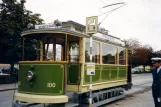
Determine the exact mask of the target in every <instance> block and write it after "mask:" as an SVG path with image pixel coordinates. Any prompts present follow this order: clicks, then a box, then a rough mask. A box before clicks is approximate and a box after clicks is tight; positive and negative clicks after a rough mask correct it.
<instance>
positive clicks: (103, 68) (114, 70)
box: [84, 65, 127, 84]
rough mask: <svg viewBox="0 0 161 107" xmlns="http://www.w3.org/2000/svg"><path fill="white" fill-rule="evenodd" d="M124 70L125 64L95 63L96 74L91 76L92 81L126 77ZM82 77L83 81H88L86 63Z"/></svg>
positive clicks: (125, 68)
mask: <svg viewBox="0 0 161 107" xmlns="http://www.w3.org/2000/svg"><path fill="white" fill-rule="evenodd" d="M126 70H127V67H126V66H121V67H120V66H113V65H96V72H95V74H96V75H94V76H92V79H93V83H98V82H106V81H115V80H120V79H123V78H125V77H126V73H127V72H126ZM84 77H85V79H84V83H85V84H87V83H89V76H87V75H86V65H85V74H84Z"/></svg>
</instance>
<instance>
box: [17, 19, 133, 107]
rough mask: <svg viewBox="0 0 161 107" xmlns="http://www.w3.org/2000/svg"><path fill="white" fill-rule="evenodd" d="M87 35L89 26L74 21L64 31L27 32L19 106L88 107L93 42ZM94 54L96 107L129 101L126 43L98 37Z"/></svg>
mask: <svg viewBox="0 0 161 107" xmlns="http://www.w3.org/2000/svg"><path fill="white" fill-rule="evenodd" d="M67 25H68V26H67ZM69 25H70V26H69ZM71 26H74V27H71ZM74 28H75V29H74ZM78 29H79V30H78ZM84 30H85V26H83V25H81V24H78V23H76V22H73V21H68V22H64V23H62V27H57V28H43V29H33V30H28V31H24V32H22V37H23V56H24V57H23V61H20V62H19V73H18V92H16V93H15V94H14V99H15V100H16V101H19V102H27V103H43V104H53V105H58V106H60V105H61V106H65V107H66V106H69V107H71V106H74V105H75V106H81V107H85V106H87V107H88V105H89V81H90V80H89V76H88V75H87V72H86V68H87V63H88V62H89V59H90V55H89V51H90V42H89V35H87V34H85V33H84ZM31 47H32V49H31ZM33 51H34V52H35V54H33ZM92 51H93V56H92V59H93V62H94V63H95V75H94V76H93V84H92V91H93V92H92V93H93V107H97V106H100V105H102V104H105V103H108V102H111V101H114V100H117V99H120V98H123V97H125V95H124V89H125V88H128V86H129V83H130V82H129V81H128V78H129V77H130V75H128V74H130V73H129V70H128V50H127V48H126V47H125V43H124V42H122V41H121V40H120V39H119V38H117V37H113V36H110V35H108V34H107V32H106V33H105V32H104V33H103V32H98V33H96V34H94V35H93V48H92Z"/></svg>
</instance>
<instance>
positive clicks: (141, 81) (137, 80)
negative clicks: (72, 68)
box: [0, 74, 153, 107]
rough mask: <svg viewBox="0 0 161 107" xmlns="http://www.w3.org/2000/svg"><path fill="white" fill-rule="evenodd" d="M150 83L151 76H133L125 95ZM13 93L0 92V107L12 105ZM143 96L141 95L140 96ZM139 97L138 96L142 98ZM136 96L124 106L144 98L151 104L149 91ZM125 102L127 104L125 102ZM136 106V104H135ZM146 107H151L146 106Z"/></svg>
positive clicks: (148, 85) (118, 106) (111, 106)
mask: <svg viewBox="0 0 161 107" xmlns="http://www.w3.org/2000/svg"><path fill="white" fill-rule="evenodd" d="M151 83H152V76H151V74H140V75H134V76H133V85H134V86H133V88H132V90H129V91H126V92H125V93H126V94H127V95H129V94H132V93H134V92H136V91H139V90H143V89H145V88H147V87H150V86H151ZM13 92H14V91H5V92H0V107H11V104H12V98H13V97H12V96H13ZM142 95H143V94H142ZM142 95H140V96H142ZM140 96H136V97H134V98H135V100H133V99H129V98H128V99H126V100H124V101H123V102H124V104H127V103H130V101H131V102H136V103H139V99H143V98H144V97H145V96H146V97H145V102H147V101H146V99H147V100H148V101H149V102H148V103H150V104H151V103H152V101H151V91H149V92H147V93H145V96H142V97H140ZM126 101H127V102H126ZM135 105H136V104H135ZM143 106H144V104H143V105H142V106H134V107H143ZM32 107H43V106H42V105H38V106H32ZM108 107H115V105H114V106H113V105H110V106H108ZM116 107H133V106H120V105H117V106H116ZM147 107H153V106H147Z"/></svg>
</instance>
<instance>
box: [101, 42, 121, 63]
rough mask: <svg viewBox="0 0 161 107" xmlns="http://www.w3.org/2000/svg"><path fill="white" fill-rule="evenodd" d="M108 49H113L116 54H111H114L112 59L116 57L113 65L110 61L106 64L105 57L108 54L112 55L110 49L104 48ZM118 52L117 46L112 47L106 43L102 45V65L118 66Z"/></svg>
mask: <svg viewBox="0 0 161 107" xmlns="http://www.w3.org/2000/svg"><path fill="white" fill-rule="evenodd" d="M104 46H105V47H104ZM107 47H108V48H111V49H112V48H113V50H114V52H111V53H112V54H113V55H112V57H114V60H113V63H110V62H108V61H106V62H104V56H107V55H108V54H111V53H109V49H104V48H107ZM113 50H112V51H113ZM117 51H118V49H117V47H116V46H114V45H110V44H106V43H102V55H101V57H102V64H111V65H114V64H117V61H118V59H117V55H118V52H117ZM104 53H106V55H104ZM107 53H108V54H107ZM110 59H111V58H110Z"/></svg>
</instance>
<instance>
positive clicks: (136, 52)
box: [127, 39, 153, 71]
mask: <svg viewBox="0 0 161 107" xmlns="http://www.w3.org/2000/svg"><path fill="white" fill-rule="evenodd" d="M127 44H128V46H129V47H128V48H129V49H131V51H132V53H131V57H132V65H133V66H138V65H143V67H144V71H145V66H146V65H151V58H152V54H153V49H152V47H151V46H150V45H141V43H140V42H139V41H138V40H136V39H129V40H128V41H127Z"/></svg>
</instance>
